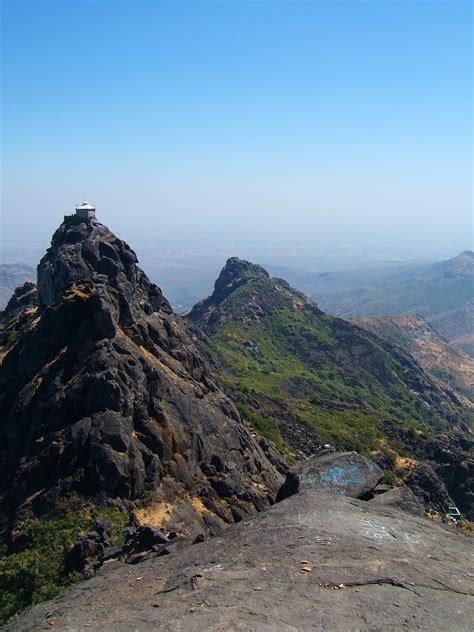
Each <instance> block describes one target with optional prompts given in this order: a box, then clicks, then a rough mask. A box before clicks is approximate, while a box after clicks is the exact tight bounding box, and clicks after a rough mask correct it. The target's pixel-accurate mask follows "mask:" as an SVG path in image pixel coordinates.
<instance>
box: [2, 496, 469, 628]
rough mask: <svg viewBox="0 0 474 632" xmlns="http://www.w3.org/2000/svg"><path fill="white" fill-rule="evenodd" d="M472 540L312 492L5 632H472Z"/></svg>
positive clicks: (104, 580)
mask: <svg viewBox="0 0 474 632" xmlns="http://www.w3.org/2000/svg"><path fill="white" fill-rule="evenodd" d="M472 542H473V539H472V536H470V535H469V534H465V533H462V532H459V531H455V530H453V529H450V528H448V527H445V526H441V525H438V524H435V523H433V522H430V521H429V520H428V519H426V518H419V517H416V516H412V515H410V514H407V513H405V512H402V511H401V510H399V509H394V508H391V507H378V506H376V505H374V504H372V503H367V502H365V501H361V500H356V499H353V498H349V497H345V496H334V495H329V494H322V493H320V492H317V491H314V490H307V491H303V492H301V493H300V494H298V495H295V496H293V497H290V498H287V499H286V500H284V501H282V502H281V503H278V504H277V505H275V506H273V507H272V508H270V509H269V510H268V511H266V512H264V513H262V514H260V515H258V516H257V517H256V518H253V519H251V520H249V521H246V522H241V523H239V524H238V525H232V526H231V527H229V528H228V529H227V530H226V532H225V533H224V534H223V535H221V536H218V537H215V538H212V539H210V540H207V541H205V542H203V543H200V544H195V545H189V546H188V547H186V548H184V549H182V550H181V551H178V552H177V553H176V554H171V555H168V556H166V557H156V558H154V559H150V560H147V561H145V562H142V563H140V564H138V565H136V566H133V567H130V565H124V564H120V563H117V562H112V563H110V564H106V565H105V566H104V567H103V569H102V570H101V571H100V572H99V573H98V575H96V576H95V577H94V578H92V579H91V580H88V581H86V582H83V583H81V584H78V585H76V586H73V587H72V588H70V589H69V590H68V591H66V592H65V593H63V594H62V595H60V596H59V597H57V598H55V599H54V600H52V601H50V602H47V603H44V604H40V605H38V606H35V607H34V608H33V609H32V610H30V611H29V612H27V613H25V614H23V615H22V616H21V617H19V618H18V620H16V621H15V622H12V623H11V624H9V625H7V626H6V628H5V632H6V631H8V632H19V631H21V632H33V631H35V632H37V631H38V630H50V629H54V630H64V631H68V632H73V631H75V632H77V631H78V630H81V631H82V630H90V631H91V632H92V631H99V630H101V631H112V630H113V631H114V632H125V631H126V632H129V631H131V630H133V631H139V632H142V631H143V632H145V631H146V632H149V631H150V630H160V631H170V632H171V631H173V632H175V631H177V630H186V631H200V630H206V631H208V630H211V631H213V630H246V631H248V630H252V631H254V630H255V631H260V630H262V631H270V630H271V631H275V630H277V631H279V630H281V631H299V630H305V631H306V630H331V631H334V630H336V631H338V630H340V631H344V632H347V631H350V630H437V631H442V630H456V631H458V632H459V631H463V630H469V629H470V624H469V622H470V621H472V620H474V598H473V595H474V572H473V570H472V569H473V563H472V562H473V548H474V547H472Z"/></svg>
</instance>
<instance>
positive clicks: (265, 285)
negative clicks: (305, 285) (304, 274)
mask: <svg viewBox="0 0 474 632" xmlns="http://www.w3.org/2000/svg"><path fill="white" fill-rule="evenodd" d="M280 307H286V308H289V309H294V308H296V309H299V308H301V307H306V308H309V309H317V305H316V303H315V302H314V301H313V300H312V299H311V298H309V297H308V296H306V295H305V294H303V293H302V292H299V291H298V290H295V289H294V288H292V287H291V286H290V285H289V284H288V283H287V282H286V281H285V280H283V279H277V278H271V277H270V275H269V274H268V272H267V271H266V270H265V269H264V268H262V266H260V265H258V264H254V263H251V262H250V261H245V260H243V259H239V258H238V257H231V258H230V259H228V260H227V263H226V265H225V266H224V267H223V269H222V270H221V273H220V274H219V277H218V278H217V280H216V282H215V284H214V292H213V293H212V294H211V296H209V297H208V298H207V299H204V300H203V301H200V302H199V303H197V304H196V305H195V306H194V307H193V308H192V310H191V311H190V312H189V313H188V314H187V317H188V318H189V319H190V320H191V321H193V322H196V323H199V325H200V327H201V328H202V329H203V331H205V332H206V333H207V334H211V333H212V332H213V331H214V330H215V328H216V327H217V326H219V325H222V324H224V323H226V322H228V321H231V320H242V321H244V322H251V321H254V320H258V319H259V318H261V317H262V315H263V314H264V313H266V312H268V311H269V310H271V309H275V308H280Z"/></svg>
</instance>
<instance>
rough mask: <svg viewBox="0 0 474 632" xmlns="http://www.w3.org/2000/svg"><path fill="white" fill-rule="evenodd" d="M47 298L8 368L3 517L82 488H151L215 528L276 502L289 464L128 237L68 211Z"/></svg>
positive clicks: (2, 373) (0, 420)
mask: <svg viewBox="0 0 474 632" xmlns="http://www.w3.org/2000/svg"><path fill="white" fill-rule="evenodd" d="M38 304H39V308H38V311H37V313H36V314H35V319H34V320H33V321H32V322H30V323H29V325H28V326H27V327H25V328H24V330H23V332H22V333H21V335H20V336H19V338H18V339H17V340H16V342H15V344H14V345H13V346H12V348H11V349H10V350H9V352H8V353H7V355H6V357H5V358H4V361H3V363H2V366H1V367H0V393H1V395H0V470H1V472H2V477H1V480H0V499H1V505H0V509H1V514H2V518H3V521H4V522H5V523H7V522H9V524H10V526H12V524H13V526H15V524H17V523H18V522H21V521H22V520H24V519H25V517H27V516H28V515H30V514H31V513H35V514H41V513H44V512H48V511H49V510H50V509H51V507H54V506H55V503H56V502H57V500H58V499H59V498H64V497H68V496H70V495H73V494H79V495H83V496H86V497H97V496H99V497H101V498H102V499H104V498H116V497H118V498H121V499H123V500H126V501H139V500H140V499H143V497H145V496H146V497H147V498H148V500H149V501H150V499H153V500H154V501H156V502H161V505H160V506H162V507H163V506H166V507H167V512H166V515H163V516H161V521H165V520H168V521H170V522H173V520H176V521H177V522H179V521H180V520H184V521H185V522H186V523H187V524H188V525H189V524H192V522H193V520H196V521H197V522H198V523H199V524H198V529H199V531H200V532H204V533H206V532H209V530H211V531H212V529H209V525H214V527H215V525H216V524H217V525H222V524H224V523H227V522H232V521H234V520H240V519H241V518H242V517H244V516H248V515H250V514H252V513H254V512H255V511H256V510H257V509H262V508H264V507H266V506H267V505H268V504H270V503H271V502H273V499H274V497H275V494H276V491H277V489H278V487H279V482H280V480H279V475H278V474H277V472H276V471H275V470H274V469H273V467H272V466H271V464H270V463H269V461H268V460H267V458H266V456H265V455H264V453H263V451H262V450H261V448H260V447H259V446H258V445H257V443H256V442H255V441H254V439H253V438H252V436H251V435H250V434H249V432H248V431H247V429H246V428H245V426H244V425H243V423H242V422H241V420H240V418H239V415H238V413H237V411H236V410H235V408H234V406H233V404H232V403H231V402H230V400H229V399H228V398H227V397H226V396H225V395H224V394H223V393H222V392H221V391H220V389H219V388H218V387H217V385H216V384H215V382H214V381H213V379H212V378H211V377H210V375H209V372H208V369H207V366H206V364H205V361H204V360H203V358H202V357H201V355H200V354H199V353H198V351H197V350H196V348H195V346H194V344H193V342H192V340H191V338H190V336H189V335H188V333H187V330H186V327H185V325H183V322H182V321H181V319H180V318H179V317H177V316H176V315H175V314H173V312H172V309H171V307H170V305H169V303H168V302H167V300H166V299H165V298H164V297H163V295H162V293H161V291H160V289H159V288H158V287H157V286H156V285H154V284H152V283H151V282H150V281H149V279H148V278H147V276H146V275H145V274H144V273H143V271H142V270H141V269H140V268H139V267H138V266H137V258H136V256H135V253H134V252H133V251H132V250H131V249H130V248H129V246H128V245H127V244H126V243H125V242H123V241H121V240H120V239H118V238H117V237H116V236H115V235H113V234H112V233H111V232H110V231H109V230H108V228H107V227H105V226H103V225H102V224H101V223H100V222H98V221H96V220H92V221H87V222H84V221H79V220H78V219H77V218H76V217H72V218H66V219H65V221H64V223H63V224H62V225H61V226H60V227H59V229H58V230H57V231H56V232H55V234H54V236H53V239H52V243H51V247H50V248H49V250H48V251H47V253H46V254H45V256H44V257H43V259H42V260H41V262H40V264H39V266H38ZM178 498H179V503H180V511H178V514H177V515H176V514H175V515H173V511H174V507H175V501H176V500H177V499H178ZM163 503H166V504H165V505H163ZM183 516H184V517H183ZM3 526H4V527H5V526H7V524H4V525H3Z"/></svg>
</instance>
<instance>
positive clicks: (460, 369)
mask: <svg viewBox="0 0 474 632" xmlns="http://www.w3.org/2000/svg"><path fill="white" fill-rule="evenodd" d="M348 320H349V321H350V322H351V323H353V324H355V325H358V326H359V327H362V328H364V329H367V331H370V332H371V333H373V334H376V335H377V336H380V337H381V338H384V339H385V340H387V341H388V342H390V343H392V344H395V345H399V346H400V347H403V349H405V351H408V352H409V353H410V354H411V355H412V356H413V357H414V358H415V360H416V361H417V362H418V363H419V364H420V365H421V366H422V367H423V368H424V369H425V370H426V371H428V373H430V375H431V377H432V378H433V379H434V380H435V381H436V382H437V383H438V384H439V385H440V386H442V387H443V388H451V389H453V390H454V391H456V395H457V396H458V397H459V398H460V399H461V398H464V399H465V400H466V399H467V400H468V401H467V402H466V401H465V402H464V403H465V404H467V405H472V406H474V360H473V359H472V358H471V357H470V356H469V355H467V354H466V353H464V352H463V351H461V350H460V349H458V348H457V347H455V346H454V345H453V344H452V343H449V342H448V341H447V340H446V339H445V338H444V337H443V336H441V335H440V334H439V333H438V332H437V331H436V330H435V329H433V327H432V326H431V325H430V324H429V323H428V322H427V321H426V320H425V319H424V318H422V317H421V316H416V315H407V316H378V317H377V316H359V317H355V318H349V319H348Z"/></svg>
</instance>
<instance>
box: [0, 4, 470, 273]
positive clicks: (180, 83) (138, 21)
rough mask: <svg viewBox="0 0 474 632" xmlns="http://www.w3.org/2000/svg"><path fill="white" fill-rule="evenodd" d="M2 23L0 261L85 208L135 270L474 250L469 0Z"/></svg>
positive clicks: (102, 11)
mask: <svg viewBox="0 0 474 632" xmlns="http://www.w3.org/2000/svg"><path fill="white" fill-rule="evenodd" d="M1 9H2V52H1V70H2V112H1V124H2V125H1V127H2V129H1V131H2V141H1V149H2V168H1V172H2V173H1V175H2V199H1V201H2V210H1V224H0V226H1V236H0V244H1V245H2V251H1V252H0V261H4V262H5V261H10V260H11V258H12V257H13V258H15V259H17V260H21V259H24V260H27V259H31V258H34V257H36V253H37V252H40V251H43V250H44V248H45V247H46V246H47V244H48V242H49V239H50V236H51V234H52V232H53V230H54V229H55V228H56V227H57V226H58V225H59V223H60V222H61V220H62V216H63V215H64V214H65V213H68V212H70V211H71V210H72V207H73V205H74V204H75V203H77V202H79V201H81V199H82V198H83V197H84V196H87V197H88V198H89V199H90V200H91V201H92V202H94V203H95V204H96V205H97V214H98V217H99V218H100V219H101V221H103V222H104V223H106V224H107V225H108V226H109V227H110V228H111V229H112V230H114V231H116V232H117V233H118V234H119V235H120V236H121V237H122V238H124V239H127V240H128V241H131V243H132V245H133V246H134V247H135V249H136V250H137V251H138V252H139V254H140V248H141V247H145V246H144V245H145V244H146V245H147V248H148V251H149V250H150V248H151V249H153V235H156V236H157V241H156V244H157V246H156V247H157V248H158V247H159V248H160V249H163V248H166V243H167V241H166V240H169V243H170V244H171V243H173V244H174V246H173V248H174V249H175V251H179V250H180V248H181V249H183V250H184V249H185V250H189V251H190V252H192V251H193V252H194V251H198V250H203V249H204V250H206V249H211V250H212V249H213V248H214V247H216V248H217V247H219V248H221V249H223V250H225V249H226V248H227V247H229V248H232V251H231V252H229V253H228V256H231V255H234V254H240V250H242V251H243V252H244V251H245V247H246V244H248V243H250V242H251V243H252V244H253V248H254V250H255V249H256V250H257V251H258V249H259V248H260V247H261V248H266V247H267V246H268V243H272V244H276V245H275V248H277V249H278V250H279V251H280V253H285V252H286V251H288V253H289V254H291V251H292V249H293V248H294V244H296V243H298V244H300V245H301V244H302V243H304V244H305V246H304V247H305V248H306V249H307V250H308V251H311V249H313V250H316V249H318V248H322V244H324V247H325V248H326V249H329V251H331V250H332V251H333V252H334V253H338V252H340V251H341V249H342V250H346V251H347V249H350V248H351V246H353V247H354V248H356V249H357V252H359V253H360V255H361V256H363V253H364V252H366V253H367V255H368V256H369V255H373V253H376V252H378V253H381V254H380V256H383V254H384V253H387V255H388V256H392V255H393V256H394V257H398V256H399V257H405V256H406V257H409V258H410V257H411V258H413V257H414V258H416V257H417V256H418V255H420V256H424V257H427V256H429V254H430V253H431V254H432V256H433V258H436V257H438V256H439V257H444V256H450V255H451V256H452V255H455V254H456V253H457V252H458V251H460V250H463V249H465V248H470V247H472V44H471V37H472V6H471V3H470V2H463V1H456V0H450V1H449V2H429V1H424V2H412V1H410V0H406V1H403V2H386V1H384V0H378V1H371V2H359V1H357V0H353V1H351V2H338V1H331V2H318V1H306V2H297V1H294V2H293V1H286V2H285V1H279V2H272V1H248V2H239V1H225V0H221V1H214V2H210V1H201V0H188V1H180V0H173V1H172V2H160V1H156V0H155V1H145V0H133V2H132V1H108V2H104V1H102V0H90V1H80V0H62V1H59V2H50V1H42V0H36V1H34V2H26V1H22V0H14V1H12V0H3V1H2V3H1ZM158 238H159V239H158ZM150 239H151V242H150ZM163 244H165V246H163ZM259 244H260V245H259Z"/></svg>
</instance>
